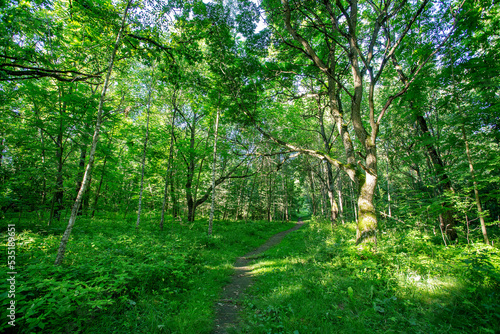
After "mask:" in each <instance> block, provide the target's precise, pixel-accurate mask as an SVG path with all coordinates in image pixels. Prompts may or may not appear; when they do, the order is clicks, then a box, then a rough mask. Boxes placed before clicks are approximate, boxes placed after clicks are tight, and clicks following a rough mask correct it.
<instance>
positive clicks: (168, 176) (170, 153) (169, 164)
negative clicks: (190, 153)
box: [160, 107, 177, 230]
mask: <svg viewBox="0 0 500 334" xmlns="http://www.w3.org/2000/svg"><path fill="white" fill-rule="evenodd" d="M173 109H174V112H173V114H172V122H171V123H170V147H169V148H168V162H167V174H166V175H165V190H164V192H163V203H162V205H161V220H160V230H163V223H164V221H165V208H166V205H167V199H168V181H169V179H172V175H171V174H172V170H171V168H172V160H173V157H174V150H173V146H174V125H175V116H176V111H177V108H175V107H174V108H173ZM173 211H174V209H173V206H172V217H174V212H173Z"/></svg>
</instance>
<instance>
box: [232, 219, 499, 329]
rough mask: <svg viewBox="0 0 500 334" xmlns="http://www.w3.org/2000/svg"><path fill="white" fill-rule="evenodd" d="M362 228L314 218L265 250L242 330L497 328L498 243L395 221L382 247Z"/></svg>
mask: <svg viewBox="0 0 500 334" xmlns="http://www.w3.org/2000/svg"><path fill="white" fill-rule="evenodd" d="M354 228H355V225H354V224H352V223H348V224H346V225H342V226H337V227H336V228H335V230H334V231H333V233H332V231H331V230H330V228H329V227H328V223H326V222H322V221H321V220H319V221H318V220H316V219H313V220H312V221H311V222H310V224H309V225H307V226H304V227H303V228H302V229H300V230H298V231H297V232H295V233H293V234H292V235H290V236H288V237H287V238H286V239H285V240H283V241H282V243H281V244H280V247H276V248H273V249H271V250H268V251H267V252H266V253H264V254H263V255H262V256H261V257H259V259H258V260H256V261H255V263H254V264H253V268H254V271H253V275H254V277H255V280H256V283H255V284H254V285H253V286H252V288H251V292H250V295H251V297H249V298H248V299H247V300H246V302H245V310H244V313H243V318H244V325H243V326H242V329H241V332H242V333H368V332H370V333H372V332H375V333H390V332H397V333H399V332H401V331H402V330H403V332H406V331H410V332H412V333H434V332H441V331H446V332H449V333H470V332H475V333H493V332H495V331H496V329H497V328H498V327H499V326H500V313H499V311H498V310H499V309H500V304H499V294H500V276H499V273H500V257H499V253H498V248H496V247H495V248H493V247H491V246H485V245H483V244H480V243H478V244H476V243H474V244H473V245H469V246H467V245H465V246H463V245H461V246H452V247H444V245H442V243H441V242H440V236H437V237H436V236H434V235H433V234H432V233H428V232H427V233H426V232H423V231H416V230H413V229H411V228H408V227H406V228H397V229H396V228H387V227H386V228H385V230H384V232H382V233H381V235H380V238H379V239H378V242H379V244H378V252H377V253H376V254H373V253H371V252H366V251H360V250H359V249H358V247H357V246H356V245H355V242H354V239H353V233H352V232H353V229H354ZM499 236H500V235H499V233H498V231H497V233H496V235H495V243H497V242H498V238H499ZM479 238H480V237H479ZM403 328H404V329H403Z"/></svg>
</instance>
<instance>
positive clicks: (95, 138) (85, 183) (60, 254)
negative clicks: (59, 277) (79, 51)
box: [54, 0, 133, 265]
mask: <svg viewBox="0 0 500 334" xmlns="http://www.w3.org/2000/svg"><path fill="white" fill-rule="evenodd" d="M132 1H133V0H127V3H126V7H125V10H124V13H123V18H122V22H121V26H120V30H118V34H117V36H116V41H115V44H114V48H113V51H112V53H111V56H110V60H109V65H108V71H107V73H106V79H105V80H104V84H103V87H102V91H101V98H100V100H99V107H98V109H97V120H96V125H95V130H94V136H93V139H92V146H91V148H90V153H89V161H88V163H87V167H86V168H85V174H84V176H83V181H82V185H81V187H80V190H79V191H78V195H77V196H76V200H75V203H74V204H73V208H72V209H71V217H70V218H69V222H68V226H67V227H66V230H65V231H64V234H63V236H62V238H61V244H60V245H59V250H58V251H57V256H56V260H55V263H54V264H55V265H60V264H61V263H62V260H63V259H64V253H65V252H66V245H67V243H68V241H69V236H70V234H71V230H72V229H73V226H74V225H75V221H76V216H77V214H78V210H79V208H80V204H81V202H82V199H83V195H84V193H85V191H86V190H87V187H88V183H89V180H90V175H91V173H92V167H93V164H94V158H95V157H94V155H95V151H96V148H97V142H98V141H99V132H100V130H101V122H102V114H103V106H104V100H105V98H106V92H107V89H108V85H109V80H110V77H111V72H112V71H113V65H114V61H115V56H116V53H117V51H118V47H119V46H120V43H121V38H122V35H123V31H124V29H125V23H126V20H127V14H128V10H129V8H130V5H131V4H132Z"/></svg>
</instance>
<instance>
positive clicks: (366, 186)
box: [356, 144, 377, 251]
mask: <svg viewBox="0 0 500 334" xmlns="http://www.w3.org/2000/svg"><path fill="white" fill-rule="evenodd" d="M368 145H369V146H368V152H367V156H366V159H365V160H366V164H367V169H368V170H367V171H365V175H364V176H365V177H364V179H362V181H361V182H360V183H361V186H360V191H359V196H358V208H359V211H358V228H357V230H356V243H357V244H359V243H366V242H368V243H371V244H372V245H373V250H374V251H376V249H377V234H376V233H377V214H376V212H375V206H374V205H373V197H374V194H375V189H376V187H377V152H376V147H375V145H370V144H368Z"/></svg>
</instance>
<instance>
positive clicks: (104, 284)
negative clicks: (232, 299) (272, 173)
mask: <svg viewBox="0 0 500 334" xmlns="http://www.w3.org/2000/svg"><path fill="white" fill-rule="evenodd" d="M135 219H136V218H135V217H133V216H130V217H127V219H123V217H122V215H109V216H106V217H99V218H97V217H96V218H94V219H86V218H80V219H79V220H78V222H77V224H76V226H75V228H74V229H73V232H72V237H71V239H70V242H69V244H68V250H67V253H66V258H65V260H64V264H63V265H62V266H57V267H56V266H54V265H53V262H54V259H55V254H56V251H57V247H58V244H59V242H60V239H61V235H62V233H63V231H64V228H65V223H64V222H61V223H58V224H54V225H52V226H46V225H42V224H41V223H37V219H35V217H33V219H24V218H23V219H21V220H18V219H15V220H9V219H5V220H4V221H3V223H2V240H1V242H2V243H1V246H2V251H1V254H2V257H1V259H2V260H1V261H2V262H1V267H2V271H4V270H5V272H7V271H8V270H7V268H6V263H7V259H6V254H7V252H6V247H7V235H6V233H5V232H6V231H7V228H6V226H7V224H9V223H15V225H16V232H17V249H16V252H17V253H16V271H17V275H16V298H15V300H16V303H17V304H16V306H17V307H16V328H17V329H18V332H19V333H33V332H46V333H77V332H82V333H209V332H210V331H211V330H212V329H213V320H214V303H215V301H216V300H217V299H218V297H219V293H220V290H221V287H222V286H224V285H225V284H226V283H227V282H228V277H229V276H230V275H231V273H232V264H233V262H234V260H235V258H236V257H237V256H241V255H242V254H244V253H246V252H248V251H249V250H251V249H253V248H256V247H257V246H259V245H260V244H262V243H263V242H264V241H265V240H266V239H267V238H269V237H270V236H272V235H273V234H275V233H278V232H280V231H283V230H286V229H289V228H290V227H291V226H293V224H292V223H277V222H272V223H268V222H249V223H247V224H245V223H241V222H240V223H237V222H229V221H215V222H214V236H213V237H208V236H207V235H206V228H207V222H206V221H205V220H199V221H196V222H195V223H194V224H192V225H191V224H189V225H185V226H180V225H179V224H178V223H176V224H174V225H172V224H170V225H168V224H167V225H166V226H165V231H163V232H160V231H159V230H158V226H157V225H156V224H153V222H157V221H159V217H157V216H156V215H153V216H151V217H149V218H148V219H143V223H141V226H140V228H139V230H138V231H135V229H134V226H135ZM3 277H5V275H3ZM0 291H1V294H0V305H1V307H2V309H3V310H6V308H7V305H8V303H9V300H10V299H9V298H7V291H8V282H7V281H5V280H3V281H2V282H1V283H0ZM4 313H5V311H4V312H3V314H4ZM4 315H5V314H4ZM3 318H4V319H7V318H6V317H5V316H4V317H3ZM8 329H10V330H12V329H13V328H11V327H10V326H8V325H7V322H6V321H1V322H0V332H3V331H5V330H8Z"/></svg>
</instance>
